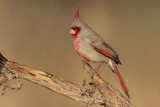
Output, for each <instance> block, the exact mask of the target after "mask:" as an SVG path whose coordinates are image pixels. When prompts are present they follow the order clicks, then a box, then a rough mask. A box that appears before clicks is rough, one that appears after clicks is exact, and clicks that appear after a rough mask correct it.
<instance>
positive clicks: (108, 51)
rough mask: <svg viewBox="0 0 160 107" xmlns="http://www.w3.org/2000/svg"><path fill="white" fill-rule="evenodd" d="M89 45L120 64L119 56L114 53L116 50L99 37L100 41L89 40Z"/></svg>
mask: <svg viewBox="0 0 160 107" xmlns="http://www.w3.org/2000/svg"><path fill="white" fill-rule="evenodd" d="M90 45H91V47H92V48H93V49H95V50H96V51H97V52H99V53H101V54H102V55H104V56H106V57H108V58H110V59H112V60H114V61H115V62H116V63H117V64H121V62H120V60H119V57H118V55H117V54H116V52H115V51H114V50H113V49H112V48H111V47H110V46H109V45H108V44H107V43H106V42H105V41H103V40H102V39H101V41H95V42H91V44H90Z"/></svg>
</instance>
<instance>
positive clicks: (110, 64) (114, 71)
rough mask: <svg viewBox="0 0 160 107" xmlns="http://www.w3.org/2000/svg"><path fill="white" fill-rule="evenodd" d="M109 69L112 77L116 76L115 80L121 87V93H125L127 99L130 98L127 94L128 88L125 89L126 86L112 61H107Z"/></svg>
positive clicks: (128, 93)
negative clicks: (112, 74)
mask: <svg viewBox="0 0 160 107" xmlns="http://www.w3.org/2000/svg"><path fill="white" fill-rule="evenodd" d="M109 67H110V68H111V69H112V71H113V73H114V75H115V76H116V78H117V79H118V81H119V82H120V84H121V87H122V89H123V91H124V92H125V94H126V95H127V96H128V98H130V97H131V95H130V92H129V90H128V88H127V86H126V84H125V82H124V80H123V78H122V76H121V74H120V72H119V71H118V69H117V67H116V64H115V62H114V61H113V60H110V61H109Z"/></svg>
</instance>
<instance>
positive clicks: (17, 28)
mask: <svg viewBox="0 0 160 107" xmlns="http://www.w3.org/2000/svg"><path fill="white" fill-rule="evenodd" d="M78 7H80V16H81V17H82V19H83V20H85V22H86V23H87V24H88V25H89V26H90V27H91V28H92V29H93V30H95V31H96V32H97V33H98V34H100V35H101V36H102V38H104V40H105V41H106V42H107V43H108V44H110V45H111V46H112V47H113V48H114V49H115V50H116V52H117V53H118V54H119V56H120V60H121V62H122V64H123V65H122V66H121V65H118V68H119V71H120V72H121V74H122V76H123V78H124V79H125V82H126V84H127V86H128V88H129V89H130V92H131V94H132V100H131V101H132V103H133V104H134V105H136V106H137V107H160V71H159V69H160V60H159V59H160V57H159V55H160V47H159V46H160V42H159V40H160V1H158V0H154V1H152V0H141V1H140V0H132V1H131V0H0V52H2V54H3V55H4V56H5V57H6V58H8V59H9V60H11V61H15V62H18V63H20V64H25V65H28V66H30V67H33V68H37V69H39V70H43V71H46V72H49V73H51V74H54V75H56V76H59V77H61V78H64V79H66V80H69V81H72V82H75V83H77V84H82V81H83V79H87V80H88V81H89V77H88V74H87V72H86V71H85V70H84V69H83V67H82V58H81V57H79V56H78V55H77V53H76V52H75V50H74V47H73V45H72V38H71V36H70V35H69V34H68V31H69V29H70V25H71V23H72V20H73V17H74V14H75V13H76V10H77V8H78ZM62 65H63V67H61V66H62ZM99 73H100V75H101V76H102V77H103V79H104V80H106V81H108V82H110V83H111V84H112V85H114V86H115V87H117V88H118V89H119V90H120V91H121V92H123V91H122V89H121V87H120V85H119V83H118V81H117V79H116V78H115V77H114V75H113V74H112V72H111V71H110V70H109V68H108V67H107V66H106V65H103V66H102V67H101V69H100V70H99ZM22 81H23V82H24V84H25V85H24V86H23V88H22V89H21V90H20V91H12V90H11V91H8V92H7V93H6V94H5V95H4V96H2V97H0V106H1V107H11V106H12V107H84V105H83V103H81V102H75V101H73V100H71V99H69V98H66V97H64V96H62V95H60V94H57V93H55V92H51V91H50V90H48V89H46V88H44V87H42V86H38V85H36V84H33V83H31V82H29V81H25V80H22ZM93 107H99V106H98V105H94V106H93Z"/></svg>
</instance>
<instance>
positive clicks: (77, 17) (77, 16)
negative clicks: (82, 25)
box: [75, 8, 80, 19]
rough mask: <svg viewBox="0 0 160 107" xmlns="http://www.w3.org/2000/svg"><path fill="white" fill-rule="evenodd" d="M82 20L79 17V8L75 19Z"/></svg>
mask: <svg viewBox="0 0 160 107" xmlns="http://www.w3.org/2000/svg"><path fill="white" fill-rule="evenodd" d="M79 18H80V16H79V8H78V9H77V13H76V15H75V19H79Z"/></svg>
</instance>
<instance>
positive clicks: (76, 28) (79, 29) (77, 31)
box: [71, 26, 81, 40]
mask: <svg viewBox="0 0 160 107" xmlns="http://www.w3.org/2000/svg"><path fill="white" fill-rule="evenodd" d="M71 29H72V30H74V31H75V34H72V38H73V40H75V39H76V38H77V36H78V33H79V32H80V31H81V27H77V26H76V27H71Z"/></svg>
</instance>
